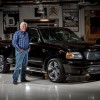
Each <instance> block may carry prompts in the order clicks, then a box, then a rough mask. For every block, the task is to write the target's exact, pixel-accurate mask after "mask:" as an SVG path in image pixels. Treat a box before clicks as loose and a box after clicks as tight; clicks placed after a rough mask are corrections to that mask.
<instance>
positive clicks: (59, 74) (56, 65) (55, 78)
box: [47, 58, 65, 82]
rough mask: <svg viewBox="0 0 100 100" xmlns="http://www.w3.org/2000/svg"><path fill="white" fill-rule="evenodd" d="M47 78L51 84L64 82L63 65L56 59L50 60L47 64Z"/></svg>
mask: <svg viewBox="0 0 100 100" xmlns="http://www.w3.org/2000/svg"><path fill="white" fill-rule="evenodd" d="M47 72H48V77H49V79H50V80H51V81H52V82H63V81H64V80H65V71H64V68H63V64H62V63H61V61H60V60H59V59H58V58H53V59H50V60H49V62H48V64H47Z"/></svg>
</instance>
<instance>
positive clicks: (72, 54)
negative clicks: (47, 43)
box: [66, 52, 83, 59]
mask: <svg viewBox="0 0 100 100" xmlns="http://www.w3.org/2000/svg"><path fill="white" fill-rule="evenodd" d="M82 58H83V57H82V55H81V53H80V52H67V53H66V59H82Z"/></svg>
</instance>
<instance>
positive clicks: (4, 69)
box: [0, 55, 10, 73]
mask: <svg viewBox="0 0 100 100" xmlns="http://www.w3.org/2000/svg"><path fill="white" fill-rule="evenodd" d="M9 70H10V65H9V64H6V60H5V59H4V57H3V56H2V55H0V73H8V72H9Z"/></svg>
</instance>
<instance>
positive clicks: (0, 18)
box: [0, 12, 3, 37]
mask: <svg viewBox="0 0 100 100" xmlns="http://www.w3.org/2000/svg"><path fill="white" fill-rule="evenodd" d="M2 33H3V13H2V12H0V37H2Z"/></svg>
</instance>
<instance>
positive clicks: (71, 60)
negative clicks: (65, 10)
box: [0, 27, 100, 82]
mask: <svg viewBox="0 0 100 100" xmlns="http://www.w3.org/2000/svg"><path fill="white" fill-rule="evenodd" d="M29 37H30V46H31V50H30V52H29V61H28V66H27V70H30V71H36V72H41V73H47V75H48V77H49V79H50V80H51V81H52V82H63V81H64V80H65V79H66V77H67V76H68V75H85V74H89V75H90V76H91V77H100V45H97V44H89V43H84V42H83V41H82V40H81V39H80V38H79V37H78V36H77V35H76V34H75V33H73V32H72V31H71V30H69V29H67V28H62V27H36V28H30V29H29ZM14 61H15V56H14V48H13V47H12V45H11V42H6V43H4V42H1V43H0V72H9V69H10V65H11V64H14Z"/></svg>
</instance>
